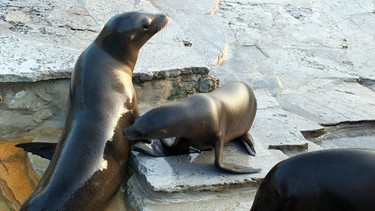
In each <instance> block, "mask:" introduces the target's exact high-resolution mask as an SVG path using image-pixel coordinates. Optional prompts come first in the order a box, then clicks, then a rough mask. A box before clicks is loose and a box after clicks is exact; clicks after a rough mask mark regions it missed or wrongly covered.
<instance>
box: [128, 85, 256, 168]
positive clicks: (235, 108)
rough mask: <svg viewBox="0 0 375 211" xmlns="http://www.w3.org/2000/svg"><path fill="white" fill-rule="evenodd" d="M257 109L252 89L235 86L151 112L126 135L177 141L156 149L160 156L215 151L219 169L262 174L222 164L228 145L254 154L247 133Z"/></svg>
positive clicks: (246, 86) (138, 138) (226, 86)
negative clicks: (239, 144) (241, 144)
mask: <svg viewBox="0 0 375 211" xmlns="http://www.w3.org/2000/svg"><path fill="white" fill-rule="evenodd" d="M256 109H257V103H256V99H255V96H254V93H253V91H252V89H251V88H250V87H249V86H248V85H246V84H245V83H242V82H234V83H230V84H226V85H224V86H222V87H220V88H218V89H216V90H214V91H213V92H210V93H205V94H194V95H192V96H189V97H187V98H186V99H184V100H182V101H180V102H178V103H175V104H172V105H167V106H162V107H159V108H156V109H152V110H151V111H149V112H147V113H145V114H144V115H142V116H140V117H139V118H138V119H137V120H136V121H135V122H134V124H133V125H131V126H130V127H128V128H126V129H125V131H124V134H125V137H126V138H128V139H129V140H142V139H163V138H170V137H176V141H175V142H174V143H173V144H172V145H170V146H167V145H163V146H157V147H156V148H159V149H160V148H163V150H161V151H163V152H162V153H161V154H160V155H177V154H183V153H187V152H188V151H189V147H190V146H192V147H194V148H196V149H199V150H204V149H207V148H214V149H215V165H216V166H217V167H218V168H219V169H222V170H226V171H230V172H235V173H254V172H259V171H260V170H259V169H252V168H247V167H242V166H236V165H231V164H225V163H223V162H222V153H223V147H224V144H225V143H226V142H228V141H232V140H235V139H240V140H241V141H243V142H244V143H245V146H246V147H247V149H248V151H249V153H250V154H252V155H254V154H255V150H254V146H253V140H252V137H251V136H250V135H249V134H248V131H249V129H250V127H251V126H252V124H253V121H254V118H255V114H256ZM150 154H152V152H151V153H150ZM154 155H158V154H157V153H155V154H154Z"/></svg>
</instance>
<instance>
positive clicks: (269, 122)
mask: <svg viewBox="0 0 375 211" xmlns="http://www.w3.org/2000/svg"><path fill="white" fill-rule="evenodd" d="M254 93H255V97H256V98H257V103H258V110H257V114H256V116H255V120H254V125H253V126H252V128H251V129H250V133H251V134H252V136H253V138H254V141H255V142H256V143H258V142H262V143H263V144H264V145H266V146H268V147H269V148H278V149H295V150H302V151H303V150H307V149H308V142H307V141H306V139H305V138H304V137H303V135H302V134H301V133H300V131H299V130H298V128H297V127H296V125H295V124H294V122H292V121H290V119H289V117H288V114H287V112H286V111H285V110H283V109H282V108H281V107H280V105H279V103H278V102H277V101H276V99H275V98H274V97H272V96H271V94H270V93H269V92H268V90H266V89H260V90H255V92H254Z"/></svg>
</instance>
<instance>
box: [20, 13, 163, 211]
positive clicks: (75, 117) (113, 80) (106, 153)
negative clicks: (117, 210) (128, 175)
mask: <svg viewBox="0 0 375 211" xmlns="http://www.w3.org/2000/svg"><path fill="white" fill-rule="evenodd" d="M167 22H168V18H167V17H166V16H165V15H162V14H158V15H154V14H147V13H141V12H127V13H123V14H120V15H117V16H115V17H113V18H111V19H110V20H109V22H108V23H107V24H106V25H105V27H104V28H103V30H102V31H101V32H100V34H99V35H98V37H97V38H96V39H95V41H94V42H93V43H92V44H91V45H90V46H89V47H88V48H87V49H86V50H85V51H84V52H83V53H82V54H81V55H80V57H79V58H78V60H77V62H76V65H75V68H74V71H73V74H72V78H71V84H70V96H69V100H70V103H69V112H68V116H67V119H66V123H65V126H64V131H63V133H62V136H61V138H60V141H59V143H58V144H57V146H56V150H55V152H54V153H53V157H52V160H51V162H50V164H49V166H48V168H47V170H46V171H45V173H44V175H43V177H42V178H41V180H40V182H39V184H38V186H37V188H36V190H35V192H34V193H33V194H31V196H30V197H29V198H28V199H27V200H26V201H25V202H24V203H23V205H22V207H21V210H101V209H103V206H105V204H106V203H107V202H108V200H109V199H110V198H111V197H112V196H113V195H114V194H115V193H116V191H117V190H118V188H119V186H120V183H121V180H122V178H123V174H124V171H125V167H126V164H127V160H128V156H129V142H128V141H127V140H126V139H125V138H124V137H123V134H122V131H123V129H124V128H126V127H128V126H129V125H131V124H132V123H133V121H134V120H135V118H136V117H137V116H138V108H137V102H136V93H135V91H134V87H133V84H132V73H133V70H134V66H135V63H136V61H137V57H138V52H139V49H140V48H141V47H142V46H143V45H144V44H145V43H146V42H147V40H149V39H150V38H151V37H152V36H153V35H154V34H155V33H157V32H158V31H159V30H161V29H162V28H163V27H164V26H165V25H166V24H167Z"/></svg>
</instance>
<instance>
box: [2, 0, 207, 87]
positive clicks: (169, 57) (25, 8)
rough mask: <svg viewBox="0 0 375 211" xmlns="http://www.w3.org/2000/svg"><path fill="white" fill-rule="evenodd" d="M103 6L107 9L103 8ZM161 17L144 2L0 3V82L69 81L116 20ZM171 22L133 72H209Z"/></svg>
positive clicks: (156, 38)
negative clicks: (140, 14) (133, 15)
mask: <svg viewBox="0 0 375 211" xmlns="http://www.w3.org/2000/svg"><path fill="white" fill-rule="evenodd" d="M104 5H105V6H104ZM132 10H140V11H146V12H151V13H161V11H159V10H158V9H156V8H155V7H154V6H153V5H152V4H151V3H150V2H148V1H141V2H138V1H135V0H133V1H130V2H126V3H124V2H123V1H120V0H116V1H111V3H108V2H107V1H102V0H100V1H95V3H94V2H92V1H88V0H84V1H79V2H68V1H54V0H52V1H40V2H29V1H19V2H14V1H12V2H4V1H2V2H0V16H2V17H4V18H2V19H0V31H1V34H0V43H1V44H0V54H1V55H2V56H1V57H0V82H32V81H38V80H48V79H57V78H69V77H70V73H71V71H72V70H73V68H74V64H75V61H76V60H77V58H78V56H79V55H80V54H81V52H82V51H83V50H84V49H85V48H86V47H87V46H88V45H89V44H90V43H91V42H92V41H93V40H94V39H95V38H96V36H97V35H98V33H99V32H100V30H101V29H102V27H103V26H104V25H105V23H106V22H107V21H108V20H109V19H110V18H111V17H112V16H114V15H117V14H120V13H123V12H126V11H132ZM185 37H186V36H185V35H184V33H183V31H182V29H181V28H180V26H179V25H177V24H176V22H175V21H173V20H171V21H170V23H169V24H168V25H167V27H166V28H165V29H164V30H162V31H161V32H160V33H159V34H157V35H155V36H154V37H153V38H152V39H151V40H150V41H149V42H148V43H147V44H146V45H145V46H143V48H142V49H141V51H140V55H139V58H138V62H137V65H136V68H135V72H138V73H143V72H150V71H159V70H172V69H181V68H186V67H207V65H208V64H207V63H206V62H204V61H203V59H202V57H200V56H199V55H198V54H197V52H196V51H195V50H194V49H193V48H190V47H186V46H185V45H184V43H183V41H182V40H183V39H184V38H185Z"/></svg>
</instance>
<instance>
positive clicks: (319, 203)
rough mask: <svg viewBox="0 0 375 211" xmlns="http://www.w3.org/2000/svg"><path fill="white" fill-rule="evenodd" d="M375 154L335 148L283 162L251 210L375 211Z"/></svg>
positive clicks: (261, 190) (262, 185)
mask: <svg viewBox="0 0 375 211" xmlns="http://www.w3.org/2000/svg"><path fill="white" fill-rule="evenodd" d="M374 199H375V151H374V150H370V149H332V150H322V151H315V152H309V153H305V154H302V155H298V156H295V157H292V158H289V159H287V160H285V161H282V162H280V163H278V164H277V165H275V166H274V167H273V168H272V169H271V170H270V172H268V174H267V175H266V177H265V178H264V180H263V182H262V183H261V185H260V187H259V189H258V192H257V193H256V196H255V199H254V203H253V206H252V208H251V211H264V210H268V211H272V210H275V211H276V210H290V211H294V210H296V211H297V210H306V211H332V210H346V211H349V210H353V211H354V210H375V200H374Z"/></svg>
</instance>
